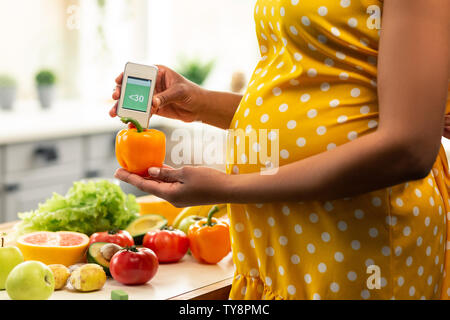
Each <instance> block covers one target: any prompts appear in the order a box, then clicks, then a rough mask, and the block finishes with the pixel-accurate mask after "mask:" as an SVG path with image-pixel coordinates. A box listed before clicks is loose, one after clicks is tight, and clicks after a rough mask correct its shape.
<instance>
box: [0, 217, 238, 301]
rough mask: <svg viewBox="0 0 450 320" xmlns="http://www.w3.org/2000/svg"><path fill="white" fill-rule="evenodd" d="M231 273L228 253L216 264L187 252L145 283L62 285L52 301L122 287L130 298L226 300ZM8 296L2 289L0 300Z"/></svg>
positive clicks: (102, 296) (4, 227)
mask: <svg viewBox="0 0 450 320" xmlns="http://www.w3.org/2000/svg"><path fill="white" fill-rule="evenodd" d="M14 223H15V222H13V223H6V224H0V232H6V231H8V230H10V229H11V228H12V226H13V225H14ZM233 273H234V264H233V261H232V258H231V253H230V254H229V255H228V256H226V257H225V258H224V259H223V260H222V261H220V262H219V263H218V264H216V265H208V264H201V263H198V262H197V261H196V260H195V259H194V258H193V257H192V256H190V255H186V256H185V257H184V258H183V259H182V260H181V261H180V262H178V263H173V264H161V265H160V266H159V269H158V272H157V274H156V276H155V277H154V278H153V279H152V280H150V282H148V283H147V284H145V285H140V286H125V285H122V284H120V283H119V282H117V281H115V280H114V279H112V278H108V280H107V282H106V284H105V286H104V287H103V289H101V290H99V291H94V292H78V291H74V290H72V289H68V288H64V289H62V290H58V291H55V292H54V293H53V294H52V296H51V297H50V299H51V300H109V299H110V298H111V291H112V290H116V289H122V290H124V291H126V292H127V293H128V298H129V299H130V300H166V299H170V300H190V299H205V300H208V299H215V300H220V299H227V298H228V294H229V291H230V287H231V281H232V277H233ZM5 299H9V297H8V294H7V293H6V291H5V290H2V291H0V300H5Z"/></svg>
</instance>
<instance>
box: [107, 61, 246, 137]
mask: <svg viewBox="0 0 450 320" xmlns="http://www.w3.org/2000/svg"><path fill="white" fill-rule="evenodd" d="M122 79H123V73H121V74H120V75H119V76H118V77H117V78H116V88H115V89H114V92H113V94H112V98H113V99H114V100H119V98H120V91H121V88H122ZM241 99H242V95H240V94H235V93H228V92H218V91H210V90H206V89H203V88H202V87H200V86H198V85H196V84H195V83H193V82H191V81H189V80H187V79H186V78H184V77H183V76H181V75H180V74H178V73H176V72H175V71H173V70H171V69H170V68H168V67H165V66H161V65H158V76H157V78H156V84H155V93H154V95H153V99H152V110H151V112H152V114H157V115H159V116H163V117H166V118H172V119H178V120H182V121H184V122H192V121H203V122H205V123H207V124H210V125H212V126H216V127H219V128H222V129H228V127H229V125H230V122H231V119H232V118H233V115H234V112H235V111H236V109H237V107H238V105H239V102H240V101H241ZM117 105H118V102H116V103H115V105H114V107H112V108H111V110H110V111H109V114H110V116H111V117H115V116H116V115H117Z"/></svg>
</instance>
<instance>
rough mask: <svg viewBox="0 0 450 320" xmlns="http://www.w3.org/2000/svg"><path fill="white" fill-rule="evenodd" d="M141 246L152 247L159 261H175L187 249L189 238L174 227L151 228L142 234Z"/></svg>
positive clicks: (181, 256)
mask: <svg viewBox="0 0 450 320" xmlns="http://www.w3.org/2000/svg"><path fill="white" fill-rule="evenodd" d="M143 246H144V247H146V248H149V249H152V250H153V251H154V252H155V253H156V256H157V257H158V260H159V262H161V263H165V262H177V261H178V260H180V259H181V258H183V257H184V255H185V254H186V252H187V251H188V249H189V238H188V237H187V235H186V234H185V233H184V232H183V231H181V230H176V229H163V230H152V231H149V232H147V234H146V235H145V236H144V241H143Z"/></svg>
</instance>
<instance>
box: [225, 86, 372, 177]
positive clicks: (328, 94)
mask: <svg viewBox="0 0 450 320" xmlns="http://www.w3.org/2000/svg"><path fill="white" fill-rule="evenodd" d="M326 86H327V87H326ZM277 89H278V90H280V92H277V91H274V90H275V89H274V90H272V91H271V92H269V94H266V95H258V92H257V91H256V92H255V90H252V88H250V89H249V90H248V92H247V94H245V95H244V99H243V100H242V102H241V104H240V106H239V108H238V110H237V111H236V114H235V116H234V118H233V121H232V123H231V126H230V128H231V129H230V132H229V140H228V148H227V163H228V166H227V168H228V169H229V170H230V171H231V172H233V173H247V172H255V171H260V170H263V171H264V170H266V169H270V168H274V167H277V166H282V165H284V164H288V163H291V162H294V161H298V160H301V159H304V158H307V157H310V156H313V155H315V154H318V153H322V152H325V151H327V150H330V149H333V148H335V147H337V146H339V145H342V144H344V143H347V142H350V141H352V140H355V139H357V138H358V137H361V136H363V135H365V134H368V133H370V132H373V131H375V130H376V128H377V126H378V103H377V98H376V90H375V89H374V88H368V87H364V86H361V85H357V84H352V83H345V84H331V85H330V84H328V83H326V85H324V84H323V83H322V84H320V87H317V85H316V86H311V87H305V86H303V87H301V86H299V87H292V86H289V87H287V86H286V87H281V88H277ZM324 89H327V90H324Z"/></svg>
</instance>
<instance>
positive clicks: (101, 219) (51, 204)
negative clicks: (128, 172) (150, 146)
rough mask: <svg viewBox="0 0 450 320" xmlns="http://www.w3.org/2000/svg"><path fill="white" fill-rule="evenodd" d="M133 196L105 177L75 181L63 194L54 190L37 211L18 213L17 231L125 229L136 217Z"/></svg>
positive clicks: (88, 232) (135, 205)
mask: <svg viewBox="0 0 450 320" xmlns="http://www.w3.org/2000/svg"><path fill="white" fill-rule="evenodd" d="M138 212H139V205H138V204H137V202H136V197H135V196H134V195H132V194H128V195H127V194H125V193H124V192H123V191H122V189H121V188H120V187H119V186H118V185H116V184H115V183H113V182H111V181H108V180H98V181H87V182H85V181H77V182H74V184H73V186H72V187H71V188H70V189H69V191H68V192H67V194H66V195H65V196H62V195H60V194H58V193H54V194H53V196H52V197H51V198H50V199H48V200H47V201H45V202H44V203H41V204H39V208H38V209H37V210H33V211H29V212H22V213H19V214H18V216H19V218H20V219H21V220H22V221H21V222H19V223H18V224H17V225H16V226H15V229H16V232H17V233H18V234H19V235H20V234H24V233H28V232H33V231H76V232H81V233H85V234H87V235H91V234H92V233H94V232H98V231H106V230H111V229H125V228H126V227H127V225H128V224H129V223H130V222H131V221H133V220H134V219H136V217H137V216H138Z"/></svg>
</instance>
